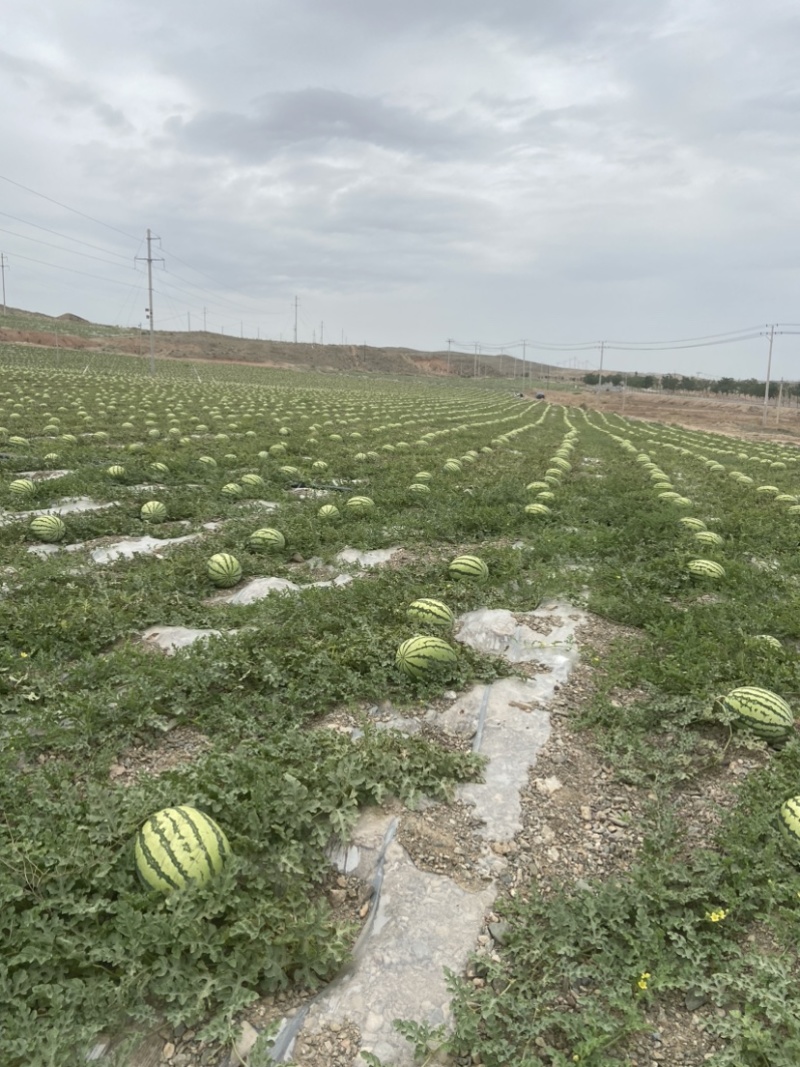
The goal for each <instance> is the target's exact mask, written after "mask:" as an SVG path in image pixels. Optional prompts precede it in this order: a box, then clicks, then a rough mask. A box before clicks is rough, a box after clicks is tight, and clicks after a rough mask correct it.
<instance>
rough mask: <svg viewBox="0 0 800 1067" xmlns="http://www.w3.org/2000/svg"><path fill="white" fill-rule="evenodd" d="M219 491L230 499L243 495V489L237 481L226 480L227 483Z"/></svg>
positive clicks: (236, 498)
mask: <svg viewBox="0 0 800 1067" xmlns="http://www.w3.org/2000/svg"><path fill="white" fill-rule="evenodd" d="M220 492H221V493H222V495H223V496H227V497H230V498H231V499H232V500H238V499H239V498H240V497H242V496H244V489H242V487H241V485H239V483H238V482H228V483H227V485H223V487H222V488H221V489H220Z"/></svg>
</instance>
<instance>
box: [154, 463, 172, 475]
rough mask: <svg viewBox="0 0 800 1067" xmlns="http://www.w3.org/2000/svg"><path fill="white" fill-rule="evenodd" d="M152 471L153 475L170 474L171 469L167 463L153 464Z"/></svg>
mask: <svg viewBox="0 0 800 1067" xmlns="http://www.w3.org/2000/svg"><path fill="white" fill-rule="evenodd" d="M150 471H151V473H152V474H169V467H168V466H167V465H166V463H151V464H150Z"/></svg>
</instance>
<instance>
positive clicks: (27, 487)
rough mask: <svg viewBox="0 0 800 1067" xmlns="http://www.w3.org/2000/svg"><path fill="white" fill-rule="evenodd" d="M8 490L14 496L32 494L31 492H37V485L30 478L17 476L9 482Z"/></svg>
mask: <svg viewBox="0 0 800 1067" xmlns="http://www.w3.org/2000/svg"><path fill="white" fill-rule="evenodd" d="M8 491H9V492H10V493H11V494H13V496H20V497H22V496H30V495H31V493H34V492H36V486H35V485H34V484H33V482H32V481H31V480H30V478H16V479H15V480H14V481H13V482H11V483H10V484H9V486H8Z"/></svg>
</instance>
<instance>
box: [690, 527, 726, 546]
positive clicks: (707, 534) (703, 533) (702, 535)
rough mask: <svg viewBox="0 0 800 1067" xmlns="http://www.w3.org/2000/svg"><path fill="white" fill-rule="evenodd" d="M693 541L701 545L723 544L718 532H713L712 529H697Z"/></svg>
mask: <svg viewBox="0 0 800 1067" xmlns="http://www.w3.org/2000/svg"><path fill="white" fill-rule="evenodd" d="M692 536H693V538H694V540H695V541H697V542H699V543H700V544H701V545H721V544H724V541H723V539H722V538H721V537H720V535H719V534H718V533H714V532H713V530H697V531H696V532H695V533H694V534H693V535H692Z"/></svg>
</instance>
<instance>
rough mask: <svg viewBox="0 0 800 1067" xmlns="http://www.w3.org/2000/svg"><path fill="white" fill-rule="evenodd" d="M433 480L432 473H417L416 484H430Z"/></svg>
mask: <svg viewBox="0 0 800 1067" xmlns="http://www.w3.org/2000/svg"><path fill="white" fill-rule="evenodd" d="M432 478H433V475H432V474H431V472H430V471H417V473H416V474H415V475H414V481H415V482H429V481H430V480H431V479H432Z"/></svg>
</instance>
